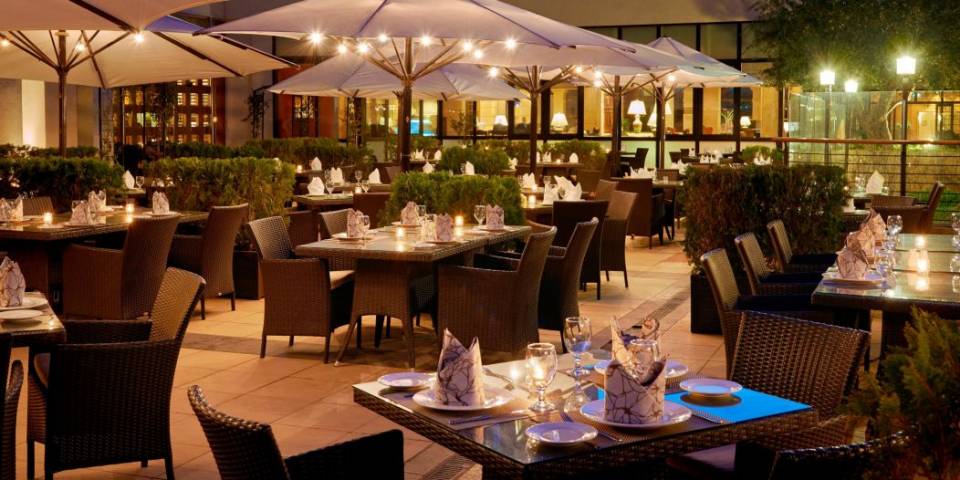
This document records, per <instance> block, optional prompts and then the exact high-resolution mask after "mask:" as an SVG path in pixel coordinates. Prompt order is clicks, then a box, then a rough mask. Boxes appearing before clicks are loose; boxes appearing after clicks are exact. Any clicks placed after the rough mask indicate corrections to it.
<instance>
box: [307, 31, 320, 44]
mask: <svg viewBox="0 0 960 480" xmlns="http://www.w3.org/2000/svg"><path fill="white" fill-rule="evenodd" d="M309 39H310V43H312V44H314V45H317V44H319V43H320V42H322V41H323V34H322V33H320V32H313V33H311V34H310V37H309Z"/></svg>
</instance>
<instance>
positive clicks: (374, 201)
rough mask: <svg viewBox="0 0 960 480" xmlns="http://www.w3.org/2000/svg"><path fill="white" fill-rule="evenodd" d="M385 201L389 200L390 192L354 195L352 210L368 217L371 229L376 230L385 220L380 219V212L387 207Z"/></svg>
mask: <svg viewBox="0 0 960 480" xmlns="http://www.w3.org/2000/svg"><path fill="white" fill-rule="evenodd" d="M387 200H390V192H369V193H355V194H354V195H353V208H354V210H359V211H360V212H362V213H363V214H364V215H366V216H368V217H370V226H371V228H376V227H377V226H378V225H381V224H383V223H386V222H385V220H386V219H382V218H380V212H382V211H383V208H384V207H385V206H386V205H387Z"/></svg>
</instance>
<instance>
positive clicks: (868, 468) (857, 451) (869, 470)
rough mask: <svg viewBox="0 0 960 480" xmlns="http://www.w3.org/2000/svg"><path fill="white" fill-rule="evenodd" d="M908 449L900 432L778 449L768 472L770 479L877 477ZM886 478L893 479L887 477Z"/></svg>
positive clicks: (907, 441) (911, 446)
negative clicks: (839, 443)
mask: <svg viewBox="0 0 960 480" xmlns="http://www.w3.org/2000/svg"><path fill="white" fill-rule="evenodd" d="M911 448H916V445H915V444H913V443H912V442H911V441H910V439H909V437H908V436H907V435H904V434H903V433H902V432H901V433H897V434H894V435H892V436H890V437H884V438H876V439H872V440H869V441H867V442H862V443H850V444H843V445H836V444H827V445H822V446H820V445H817V446H810V447H808V448H796V449H790V450H778V451H777V452H776V454H775V455H774V462H773V466H772V469H771V470H770V474H769V477H768V478H769V479H770V480H801V479H809V478H832V479H849V480H856V479H862V478H870V477H871V474H872V475H878V474H880V476H881V477H883V476H886V475H883V473H884V472H886V473H887V474H889V473H890V472H888V471H886V470H885V468H887V466H888V465H890V464H891V463H892V462H896V458H897V457H900V456H901V455H903V454H904V453H905V452H907V451H908V450H909V449H911ZM890 478H896V477H893V476H892V475H891V477H890Z"/></svg>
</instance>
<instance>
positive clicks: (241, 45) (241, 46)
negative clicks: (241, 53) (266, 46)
mask: <svg viewBox="0 0 960 480" xmlns="http://www.w3.org/2000/svg"><path fill="white" fill-rule="evenodd" d="M207 36H208V37H211V38H215V39H217V40H220V41H221V42H223V43H226V44H227V45H230V46H232V47H236V48H239V49H242V50H249V51H251V52H256V53H259V54H260V55H263V56H265V57H270V59H272V60H276V61H278V62H280V63H283V64H286V65H287V66H289V67H298V66H299V65H297V64H296V63H293V62H291V61H289V60H285V59H283V58H280V57H278V56H276V55H273V54H270V53H267V52H264V51H263V50H260V49H258V48H253V47H251V46H250V45H247V44H244V43H242V42H238V41H236V40H234V39H232V38H230V37H224V36H223V35H207ZM91 40H92V39H91Z"/></svg>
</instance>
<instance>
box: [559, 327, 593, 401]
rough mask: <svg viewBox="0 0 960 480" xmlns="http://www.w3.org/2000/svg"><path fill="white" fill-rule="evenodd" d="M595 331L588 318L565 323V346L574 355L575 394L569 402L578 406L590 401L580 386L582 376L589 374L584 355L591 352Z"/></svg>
mask: <svg viewBox="0 0 960 480" xmlns="http://www.w3.org/2000/svg"><path fill="white" fill-rule="evenodd" d="M592 337H593V331H592V329H591V327H590V319H589V318H587V317H567V318H566V319H565V320H564V321H563V344H564V346H566V347H567V350H569V351H570V353H572V354H573V381H574V388H573V394H572V395H571V397H570V399H569V400H568V404H570V403H571V402H572V403H573V404H577V405H583V404H585V403H587V402H588V401H589V398H587V396H586V394H584V393H583V386H582V385H580V376H581V375H583V374H585V373H587V371H586V369H584V368H583V354H584V353H586V352H588V351H590V346H591V338H592Z"/></svg>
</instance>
